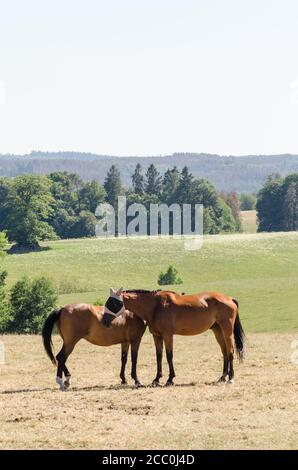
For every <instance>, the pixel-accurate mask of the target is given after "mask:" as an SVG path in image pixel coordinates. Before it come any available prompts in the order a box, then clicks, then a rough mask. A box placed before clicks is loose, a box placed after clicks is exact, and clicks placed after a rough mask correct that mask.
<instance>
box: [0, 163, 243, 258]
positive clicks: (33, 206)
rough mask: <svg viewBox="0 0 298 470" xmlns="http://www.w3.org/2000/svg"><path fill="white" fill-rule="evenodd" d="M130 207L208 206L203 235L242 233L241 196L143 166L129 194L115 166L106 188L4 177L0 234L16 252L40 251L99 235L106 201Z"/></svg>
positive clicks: (65, 179)
mask: <svg viewBox="0 0 298 470" xmlns="http://www.w3.org/2000/svg"><path fill="white" fill-rule="evenodd" d="M120 195H125V196H126V198H127V205H130V204H132V203H141V204H143V205H144V206H145V207H146V208H148V209H149V207H150V204H161V203H165V204H168V205H171V204H172V203H177V204H180V205H182V204H192V205H194V204H203V206H204V231H205V233H209V234H215V233H220V232H235V231H239V230H240V229H241V222H240V216H239V214H240V210H239V204H238V198H237V195H236V193H226V194H225V193H221V194H219V193H218V192H217V191H216V189H215V188H214V186H213V185H212V184H211V183H210V182H209V181H208V180H206V179H204V178H195V177H194V176H193V175H192V174H191V172H190V171H189V169H188V167H186V166H185V167H184V168H183V169H182V171H179V170H178V169H177V168H176V167H173V168H171V169H168V170H167V171H166V172H165V173H164V174H160V173H159V172H158V170H157V168H156V167H155V165H154V164H151V165H149V167H148V168H147V169H146V172H145V173H143V171H142V167H141V165H140V164H139V163H138V164H137V165H136V167H135V170H134V172H133V174H132V176H131V186H130V187H129V188H128V189H125V188H124V187H123V185H122V183H121V175H120V172H119V169H118V168H117V167H116V166H115V165H112V166H111V167H110V169H109V171H108V173H107V175H106V177H105V180H104V184H103V185H100V184H99V183H98V182H97V181H95V180H93V181H89V182H84V181H83V180H82V179H81V178H80V176H78V175H76V174H73V173H67V172H64V171H63V172H54V173H50V174H49V175H47V176H40V175H31V174H29V175H20V176H17V177H15V178H10V177H1V178H0V231H5V232H6V233H7V236H8V239H9V241H10V242H15V243H16V247H19V248H24V247H26V248H30V249H35V248H37V247H38V242H39V241H41V240H53V239H57V238H80V237H92V236H94V235H95V225H96V223H97V218H96V216H95V209H96V207H97V206H98V205H99V204H100V203H103V202H108V203H110V204H111V205H112V206H113V207H114V208H115V209H116V208H117V199H118V196H120Z"/></svg>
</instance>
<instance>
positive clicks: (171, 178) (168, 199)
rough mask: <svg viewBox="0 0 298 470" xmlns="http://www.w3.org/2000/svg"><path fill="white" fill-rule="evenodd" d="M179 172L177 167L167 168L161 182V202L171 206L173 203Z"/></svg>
mask: <svg viewBox="0 0 298 470" xmlns="http://www.w3.org/2000/svg"><path fill="white" fill-rule="evenodd" d="M179 180H180V172H179V170H178V169H177V167H174V168H172V169H170V168H168V170H167V171H166V172H165V174H164V177H163V180H162V201H163V202H165V203H167V204H172V203H174V202H176V201H175V195H176V191H177V188H178V185H179Z"/></svg>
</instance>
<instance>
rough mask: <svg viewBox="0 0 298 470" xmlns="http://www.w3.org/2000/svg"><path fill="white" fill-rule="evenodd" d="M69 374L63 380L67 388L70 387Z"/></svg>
mask: <svg viewBox="0 0 298 470" xmlns="http://www.w3.org/2000/svg"><path fill="white" fill-rule="evenodd" d="M70 383H71V381H70V375H69V376H67V377H66V380H64V387H65V389H67V388H69V387H70Z"/></svg>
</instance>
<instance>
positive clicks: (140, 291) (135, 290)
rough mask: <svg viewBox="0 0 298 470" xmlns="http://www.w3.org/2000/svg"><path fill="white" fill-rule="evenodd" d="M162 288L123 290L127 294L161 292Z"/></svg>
mask: <svg viewBox="0 0 298 470" xmlns="http://www.w3.org/2000/svg"><path fill="white" fill-rule="evenodd" d="M160 291H161V289H157V290H146V289H129V290H124V291H123V292H124V293H126V294H156V292H160Z"/></svg>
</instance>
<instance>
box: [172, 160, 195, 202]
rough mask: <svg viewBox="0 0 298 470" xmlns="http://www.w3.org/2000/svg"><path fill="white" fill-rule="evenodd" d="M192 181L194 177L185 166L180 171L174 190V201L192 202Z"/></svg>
mask: <svg viewBox="0 0 298 470" xmlns="http://www.w3.org/2000/svg"><path fill="white" fill-rule="evenodd" d="M193 181H194V177H193V176H192V174H191V173H190V171H189V169H188V167H187V166H185V167H184V168H183V169H182V171H181V176H180V179H179V184H178V186H177V190H176V192H175V202H177V203H178V204H192V203H193V202H194V201H193Z"/></svg>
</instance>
